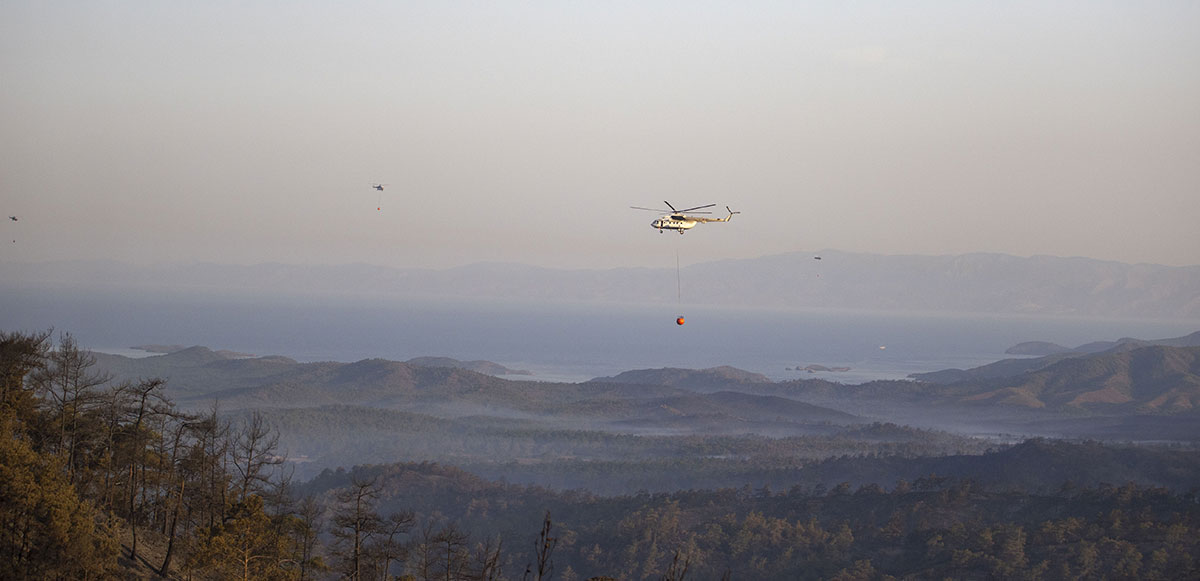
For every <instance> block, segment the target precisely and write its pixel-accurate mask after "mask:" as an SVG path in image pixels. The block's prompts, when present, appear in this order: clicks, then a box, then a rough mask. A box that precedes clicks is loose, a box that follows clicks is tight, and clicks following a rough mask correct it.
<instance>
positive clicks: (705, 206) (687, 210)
mask: <svg viewBox="0 0 1200 581" xmlns="http://www.w3.org/2000/svg"><path fill="white" fill-rule="evenodd" d="M715 205H716V204H707V205H704V206H696V207H695V208H688V209H686V210H679V212H691V211H692V210H699V209H700V208H711V207H713V206H715ZM671 209H672V210H674V209H675V208H671ZM697 213H698V214H708V213H709V212H697Z"/></svg>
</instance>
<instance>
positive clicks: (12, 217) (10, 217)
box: [8, 216, 17, 222]
mask: <svg viewBox="0 0 1200 581" xmlns="http://www.w3.org/2000/svg"><path fill="white" fill-rule="evenodd" d="M8 219H9V220H12V221H13V222H16V221H17V217H16V216H9V217H8Z"/></svg>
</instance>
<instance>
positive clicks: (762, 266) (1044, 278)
mask: <svg viewBox="0 0 1200 581" xmlns="http://www.w3.org/2000/svg"><path fill="white" fill-rule="evenodd" d="M819 255H820V256H821V258H822V260H813V257H814V253H811V252H796V253H789V254H778V255H773V256H764V257H760V258H753V259H740V260H724V261H718V262H709V263H701V264H694V265H691V266H687V267H684V269H683V279H684V280H686V281H689V283H688V286H687V294H688V297H689V301H691V302H693V303H697V304H718V305H726V306H758V307H772V308H836V309H864V310H887V311H937V312H963V313H1006V314H1031V315H1071V316H1104V317H1143V318H1172V319H1200V266H1186V267H1171V266H1160V265H1153V264H1125V263H1118V262H1108V261H1100V260H1093V259H1087V258H1058V257H1051V256H1034V257H1029V258H1022V257H1016V256H1009V255H1002V254H966V255H958V256H892V255H876V254H855V253H847V252H837V251H830V250H826V251H822V252H820V253H819ZM671 270H673V269H651V268H615V269H603V270H600V269H552V268H540V267H534V266H527V265H520V264H496V263H482V264H475V265H470V266H463V267H457V268H449V269H443V270H433V269H398V268H388V267H381V266H370V265H364V264H351V265H338V266H299V265H287V264H259V265H253V266H236V265H222V264H209V263H199V264H170V265H154V266H135V265H130V264H125V263H119V262H103V261H91V262H51V263H32V264H31V263H0V280H3V281H5V284H10V285H25V286H32V287H40V286H53V285H70V286H75V287H79V288H100V289H103V288H111V289H121V288H130V287H140V288H145V287H151V288H170V289H190V290H194V291H205V292H207V291H213V292H251V293H263V294H271V293H274V294H283V293H332V294H343V295H363V294H368V295H369V294H375V295H389V296H405V297H408V296H436V297H458V298H480V299H484V298H486V299H520V300H550V301H593V302H619V303H630V304H645V303H669V302H673V301H675V300H676V298H677V297H676V290H677V289H676V286H675V276H674V274H675V273H674V272H671Z"/></svg>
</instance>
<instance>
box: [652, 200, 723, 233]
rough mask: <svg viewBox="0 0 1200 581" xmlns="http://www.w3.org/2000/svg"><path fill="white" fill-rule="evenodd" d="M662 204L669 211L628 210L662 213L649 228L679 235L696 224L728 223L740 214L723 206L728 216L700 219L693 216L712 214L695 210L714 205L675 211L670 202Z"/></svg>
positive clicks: (653, 209)
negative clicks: (677, 232)
mask: <svg viewBox="0 0 1200 581" xmlns="http://www.w3.org/2000/svg"><path fill="white" fill-rule="evenodd" d="M663 203H664V204H666V205H667V207H668V208H670V210H669V211H668V210H661V209H658V208H642V207H639V206H630V208H633V209H635V210H649V211H651V212H664V214H663V215H662V216H661V217H660V218H659V219H657V220H655V221H653V222H651V223H650V227H651V228H655V229H657V230H658V231H659V232H660V233H661V232H662V231H664V230H678V231H679V233H680V234H683V233H684V232H686V231H687V230H690V229H691V228H694V227H695V226H696V224H703V223H705V222H728V221H729V219H730V218H732V217H733V215H734V214H741V212H734V211H733V210H730V209H729V206H725V209H726V210H728V211H729V215H728V216H726V217H724V218H701V217H699V216H695V215H694V214H711V213H712V212H696V210H703V209H704V208H711V207H713V206H715V205H716V204H707V205H704V206H696V207H695V208H685V209H683V210H676V209H675V206H672V205H671V202H667V201H663ZM687 212H692V214H688V213H687Z"/></svg>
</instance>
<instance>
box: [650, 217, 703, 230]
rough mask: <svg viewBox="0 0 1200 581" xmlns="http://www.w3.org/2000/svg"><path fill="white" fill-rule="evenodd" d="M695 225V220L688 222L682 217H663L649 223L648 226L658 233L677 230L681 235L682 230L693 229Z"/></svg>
mask: <svg viewBox="0 0 1200 581" xmlns="http://www.w3.org/2000/svg"><path fill="white" fill-rule="evenodd" d="M696 224H697V222H696V220H689V219H687V218H684V217H682V216H663V217H662V218H659V219H657V220H655V221H653V222H651V223H650V226H651V227H652V228H655V229H656V230H658V231H659V232H662V231H663V230H678V231H679V233H680V234H683V231H684V230H687V229H689V228H693V227H695V226H696Z"/></svg>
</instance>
